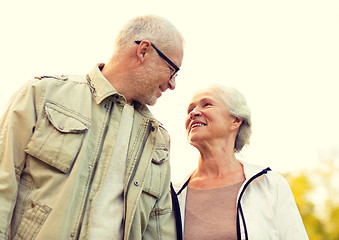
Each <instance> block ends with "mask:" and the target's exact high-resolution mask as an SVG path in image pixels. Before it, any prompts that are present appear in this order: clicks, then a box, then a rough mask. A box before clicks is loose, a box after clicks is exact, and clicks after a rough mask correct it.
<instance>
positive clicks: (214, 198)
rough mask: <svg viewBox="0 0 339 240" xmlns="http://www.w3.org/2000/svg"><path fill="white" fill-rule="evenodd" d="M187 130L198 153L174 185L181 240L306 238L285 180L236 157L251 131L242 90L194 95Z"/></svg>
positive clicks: (209, 91) (290, 239)
mask: <svg viewBox="0 0 339 240" xmlns="http://www.w3.org/2000/svg"><path fill="white" fill-rule="evenodd" d="M186 130H187V138H188V141H189V143H190V144H191V145H192V146H194V147H195V148H197V149H198V151H199V152H200V157H199V162H198V168H197V169H196V170H195V171H194V172H193V174H191V175H190V176H189V178H188V180H186V181H184V183H183V184H180V185H177V186H175V188H176V192H177V196H178V200H179V205H180V213H181V222H182V225H183V231H182V233H183V236H184V239H185V240H189V239H194V240H199V239H251V240H255V239H258V240H259V239H260V240H265V239H284V240H292V239H297V240H303V239H308V237H307V234H306V231H305V228H304V225H303V222H302V219H301V217H300V214H299V211H298V209H297V206H296V203H295V201H294V197H293V195H292V192H291V190H290V187H289V185H288V183H287V181H286V180H285V179H284V178H283V177H282V176H281V175H279V174H277V173H275V172H272V171H271V169H270V168H262V167H259V166H255V165H251V164H248V163H245V162H243V161H240V160H239V159H237V158H236V155H235V153H236V152H239V151H241V149H242V148H243V146H245V145H246V144H248V142H249V137H250V135H251V113H250V110H249V108H248V106H247V104H246V100H245V98H244V97H243V95H242V94H241V93H239V92H238V91H237V90H235V89H233V88H223V87H212V88H209V89H207V90H204V91H201V92H199V93H198V94H196V95H195V96H194V97H193V99H192V101H191V103H190V104H189V106H188V111H187V119H186Z"/></svg>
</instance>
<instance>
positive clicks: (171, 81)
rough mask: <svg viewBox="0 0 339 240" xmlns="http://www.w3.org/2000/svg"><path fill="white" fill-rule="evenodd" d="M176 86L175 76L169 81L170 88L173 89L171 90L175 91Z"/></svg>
mask: <svg viewBox="0 0 339 240" xmlns="http://www.w3.org/2000/svg"><path fill="white" fill-rule="evenodd" d="M175 85H176V83H175V76H174V77H172V78H171V79H170V80H169V81H168V88H169V89H171V90H174V89H175Z"/></svg>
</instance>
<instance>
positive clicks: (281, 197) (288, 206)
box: [276, 176, 308, 240]
mask: <svg viewBox="0 0 339 240" xmlns="http://www.w3.org/2000/svg"><path fill="white" fill-rule="evenodd" d="M279 180H280V181H279V183H278V189H277V192H278V196H277V209H276V211H277V212H276V219H277V225H278V229H279V239H281V240H294V239H295V240H306V239H308V236H307V233H306V230H305V227H304V224H303V221H302V218H301V216H300V213H299V210H298V207H297V205H296V203H295V200H294V196H293V193H292V191H291V188H290V186H289V185H288V183H287V181H286V179H285V178H283V177H282V176H281V178H280V179H279Z"/></svg>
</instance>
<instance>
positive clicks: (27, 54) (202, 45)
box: [0, 0, 339, 181]
mask: <svg viewBox="0 0 339 240" xmlns="http://www.w3.org/2000/svg"><path fill="white" fill-rule="evenodd" d="M143 14H156V15H160V16H163V17H166V18H167V19H169V20H170V21H172V22H173V23H174V24H175V25H176V26H177V28H178V29H179V30H180V31H181V32H182V34H183V36H184V38H185V40H186V47H185V56H184V61H183V65H182V70H181V71H180V74H179V76H178V78H177V88H176V89H175V91H168V92H166V93H165V94H164V95H163V97H162V98H161V99H159V101H158V103H157V105H156V106H155V107H152V108H151V110H152V112H153V114H154V115H155V116H156V117H157V118H158V119H159V120H160V121H161V122H162V123H163V124H164V125H165V127H166V128H167V129H168V131H169V132H170V134H171V139H172V148H171V150H172V151H171V162H172V177H173V180H174V181H178V180H181V179H182V178H183V177H185V176H186V175H187V174H188V173H189V172H190V171H191V170H193V169H194V168H195V167H196V164H197V160H198V154H197V151H196V150H195V149H194V148H192V147H191V146H190V145H189V144H188V143H187V141H186V133H185V129H184V120H185V117H186V108H187V105H188V103H189V100H190V99H191V97H192V95H193V93H194V92H195V91H196V90H199V89H203V88H205V87H208V86H210V85H212V84H223V85H228V86H233V87H235V88H237V89H238V90H240V91H241V92H242V93H243V94H244V95H245V97H246V98H247V101H248V104H249V106H250V108H251V110H252V118H253V119H252V121H253V135H252V138H251V144H250V146H249V147H248V148H247V149H245V151H244V152H243V154H242V156H241V158H243V159H245V161H247V162H251V163H255V164H259V165H269V166H270V167H271V168H272V169H273V170H276V171H280V172H284V171H291V170H295V169H299V168H308V167H312V166H314V165H315V163H316V161H317V160H318V159H319V158H320V156H321V154H323V153H326V152H329V151H332V150H333V149H336V148H338V135H339V124H338V123H339V113H338V103H339V94H338V90H339V88H338V80H339V69H338V66H339V44H338V43H339V1H337V0H332V1H327V0H318V1H317V0H311V1H310V0H285V1H272V0H267V1H264V0H256V1H227V0H211V1H199V0H192V1H189V0H172V1H166V2H165V1H160V0H153V1H148V0H144V1H131V0H130V1H128V0H122V1H119V2H118V3H117V1H109V0H96V1H86V0H82V1H80V0H79V1H72V0H58V1H48V0H39V1H38V0H30V1H27V0H13V1H1V2H0V26H1V38H0V50H1V51H0V66H1V74H2V80H1V81H2V83H3V87H2V88H1V89H0V108H1V110H3V109H4V108H5V105H6V103H7V102H8V99H9V97H10V96H11V95H12V94H13V93H14V91H15V90H16V89H18V88H19V87H20V86H21V85H22V84H23V83H24V82H26V81H27V80H29V79H31V78H33V77H34V76H36V75H51V74H86V73H87V72H88V71H90V70H91V69H92V67H93V66H94V65H95V64H96V63H97V62H106V61H107V60H108V58H109V57H110V56H111V53H112V51H113V42H114V38H115V36H116V33H117V31H118V30H119V29H120V27H121V26H122V25H123V24H125V22H126V21H127V20H129V19H130V18H132V17H134V16H136V15H143Z"/></svg>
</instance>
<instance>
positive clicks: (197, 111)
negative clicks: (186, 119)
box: [190, 108, 201, 119]
mask: <svg viewBox="0 0 339 240" xmlns="http://www.w3.org/2000/svg"><path fill="white" fill-rule="evenodd" d="M199 116H201V112H200V111H199V110H198V109H196V108H195V109H193V110H192V111H191V112H190V118H191V119H194V118H195V117H199Z"/></svg>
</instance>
